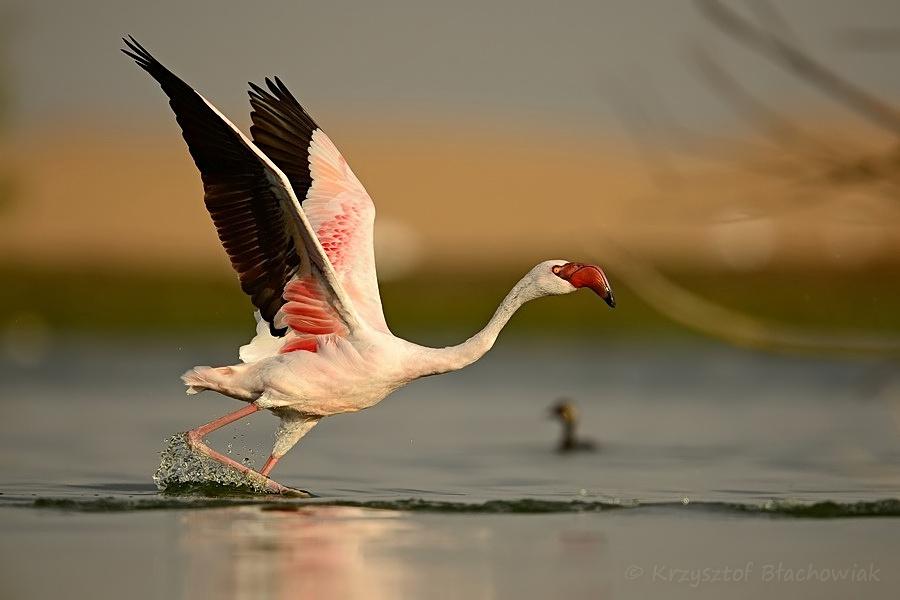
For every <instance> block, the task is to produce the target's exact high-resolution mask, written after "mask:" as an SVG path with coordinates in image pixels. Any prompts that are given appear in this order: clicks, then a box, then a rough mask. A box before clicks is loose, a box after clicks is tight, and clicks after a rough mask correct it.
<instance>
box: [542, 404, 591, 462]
mask: <svg viewBox="0 0 900 600" xmlns="http://www.w3.org/2000/svg"><path fill="white" fill-rule="evenodd" d="M550 416H551V417H555V418H557V419H559V420H560V422H561V423H562V426H563V434H562V438H560V440H559V445H558V446H557V448H556V451H557V452H594V451H595V450H596V449H597V444H596V443H595V442H594V440H591V439H588V438H579V437H578V435H577V434H576V432H575V429H576V428H577V427H578V411H577V410H575V405H574V404H572V402H571V401H570V400H568V399H567V398H560V399H559V400H557V401H556V404H554V405H553V406H551V407H550Z"/></svg>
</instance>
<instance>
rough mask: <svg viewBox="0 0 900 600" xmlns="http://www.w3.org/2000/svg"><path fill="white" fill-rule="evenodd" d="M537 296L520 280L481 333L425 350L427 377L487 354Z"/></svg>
mask: <svg viewBox="0 0 900 600" xmlns="http://www.w3.org/2000/svg"><path fill="white" fill-rule="evenodd" d="M538 296H539V294H537V293H535V291H534V290H533V288H532V286H531V285H530V281H529V278H528V277H527V276H526V277H524V278H523V279H521V280H520V281H519V282H518V283H517V284H516V285H514V286H513V288H512V289H511V290H510V291H509V293H508V294H507V295H506V298H504V299H503V302H501V303H500V306H498V307H497V310H496V311H495V312H494V316H493V317H491V320H490V321H488V324H487V325H485V327H484V329H482V330H481V331H479V332H478V333H476V334H475V335H473V336H472V337H470V338H469V339H467V340H466V341H465V342H463V343H462V344H457V345H456V346H449V347H447V348H429V349H428V350H427V355H428V358H427V360H426V364H425V365H423V366H424V367H425V369H426V371H427V373H426V374H428V375H437V374H438V373H447V372H448V371H456V370H457V369H462V368H463V367H466V366H468V365H470V364H472V363H473V362H475V361H476V360H478V359H479V358H481V357H482V356H484V354H485V353H486V352H487V351H488V350H490V349H491V348H492V347H493V346H494V342H495V341H496V340H497V336H498V335H500V332H501V331H502V330H503V327H504V326H506V324H507V323H508V322H509V319H510V318H511V317H512V316H513V314H515V312H516V311H517V310H519V308H520V307H521V306H522V305H523V304H525V303H526V302H528V301H529V300H534V299H535V298H537V297H538Z"/></svg>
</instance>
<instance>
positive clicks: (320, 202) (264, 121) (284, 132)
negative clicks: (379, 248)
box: [250, 77, 388, 332]
mask: <svg viewBox="0 0 900 600" xmlns="http://www.w3.org/2000/svg"><path fill="white" fill-rule="evenodd" d="M250 87H251V90H250V105H251V107H252V108H253V111H252V112H251V113H250V117H251V119H252V122H253V125H252V126H251V127H250V135H251V136H252V137H253V142H254V144H256V146H257V147H259V149H260V150H262V151H263V152H264V153H265V154H266V156H268V157H269V158H271V159H272V162H274V163H275V164H276V165H278V168H280V169H281V170H282V171H283V172H284V173H285V175H287V177H288V179H289V180H290V182H291V187H292V188H293V190H294V193H296V194H297V197H298V198H299V199H300V202H301V203H302V205H303V210H304V211H305V212H306V215H307V217H308V218H309V222H310V225H311V226H312V228H313V230H314V231H315V233H316V237H317V238H318V239H319V242H321V244H322V248H323V249H324V250H325V252H326V254H327V255H328V258H329V260H330V261H331V264H332V265H334V269H335V272H336V273H337V275H338V278H339V279H340V281H341V283H342V284H343V286H344V289H345V290H346V291H347V293H348V295H349V296H350V297H351V299H352V300H353V303H354V306H355V307H356V308H357V310H358V311H359V313H360V315H361V316H362V318H363V319H364V320H365V321H366V323H368V324H369V326H371V327H373V328H374V329H377V330H380V331H384V332H388V327H387V324H386V323H385V320H384V312H383V311H382V308H381V296H380V294H379V293H378V277H377V275H376V273H375V250H374V236H373V232H372V228H373V225H374V222H375V205H374V204H373V203H372V199H371V198H370V197H369V194H368V193H366V190H365V188H363V186H362V184H361V183H360V182H359V179H357V178H356V175H354V174H353V171H352V170H350V167H349V166H348V165H347V161H346V160H344V157H343V156H341V153H340V152H339V151H338V149H337V148H336V147H335V145H334V144H333V143H332V141H331V140H330V139H329V138H328V136H327V135H325V132H324V131H322V130H321V129H320V128H319V126H318V125H316V123H315V121H313V119H312V118H311V117H310V116H309V114H308V113H307V112H306V111H305V110H304V109H303V107H302V106H300V103H299V102H298V101H297V99H296V98H294V96H293V94H291V92H290V91H288V89H287V87H286V86H285V85H284V84H283V83H282V82H281V80H280V79H278V78H277V77H276V78H275V79H274V81H273V80H270V79H268V78H267V79H266V87H267V88H268V89H263V88H262V87H260V86H257V85H255V84H253V83H251V84H250ZM286 297H287V294H286ZM292 308H295V307H293V306H292V304H291V303H289V304H288V305H287V306H285V309H284V310H285V311H286V312H290V311H291V310H292Z"/></svg>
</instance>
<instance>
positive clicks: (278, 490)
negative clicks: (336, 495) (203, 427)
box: [184, 430, 313, 498]
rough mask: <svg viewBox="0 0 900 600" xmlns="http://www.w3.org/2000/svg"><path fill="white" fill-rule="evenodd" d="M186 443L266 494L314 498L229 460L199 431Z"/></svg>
mask: <svg viewBox="0 0 900 600" xmlns="http://www.w3.org/2000/svg"><path fill="white" fill-rule="evenodd" d="M184 437H185V441H186V442H187V445H188V447H189V448H190V449H191V450H192V451H193V452H195V453H197V454H200V455H202V456H205V457H207V458H211V459H212V460H215V461H217V462H220V463H222V464H223V465H226V466H228V467H230V468H232V469H234V470H235V471H238V472H239V473H241V474H242V475H243V476H244V477H246V478H247V479H248V480H249V481H250V482H251V483H252V484H253V485H254V486H256V487H258V488H260V489H264V490H265V491H266V493H269V494H279V495H282V496H292V497H294V498H312V497H313V495H312V494H311V493H309V492H308V491H306V490H298V489H295V488H290V487H287V486H285V485H281V484H280V483H278V482H277V481H275V480H273V479H270V478H268V477H266V476H265V475H263V474H262V473H258V472H257V471H254V470H253V469H251V468H250V467H248V466H247V465H242V464H241V463H239V462H237V461H236V460H234V459H233V458H229V457H228V456H225V455H224V454H221V453H219V452H216V451H215V450H213V449H212V448H210V447H209V446H207V445H206V444H205V443H204V442H203V437H202V436H201V435H200V433H199V432H198V431H197V430H193V431H189V432H187V433H186V434H185V436H184Z"/></svg>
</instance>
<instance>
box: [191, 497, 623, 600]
mask: <svg viewBox="0 0 900 600" xmlns="http://www.w3.org/2000/svg"><path fill="white" fill-rule="evenodd" d="M583 516H584V515H551V516H544V517H542V518H540V519H538V518H535V517H534V516H519V515H507V516H499V518H498V516H497V515H477V516H476V515H467V516H460V515H440V514H432V515H421V514H419V515H411V514H409V513H403V512H393V511H381V510H371V509H361V508H351V507H331V506H315V507H304V508H300V509H299V510H289V511H288V510H266V509H261V508H260V507H243V508H235V509H215V510H193V511H186V512H184V513H183V514H182V516H181V518H180V525H181V531H180V533H179V545H178V547H179V552H180V553H181V554H182V555H183V570H182V576H183V577H184V582H183V585H182V586H181V589H182V590H183V592H184V595H185V596H192V595H194V594H197V595H198V596H201V597H211V596H212V595H213V594H215V595H216V596H217V597H220V598H227V599H235V600H244V599H254V600H257V599H260V598H263V599H267V598H278V599H281V598H365V599H366V600H369V599H375V600H377V599H380V598H397V597H434V596H435V595H437V596H440V597H444V596H448V597H460V596H464V597H472V598H482V597H483V598H491V597H495V596H496V591H497V590H505V591H506V592H509V591H514V592H515V594H514V595H526V596H537V597H550V596H553V595H555V594H562V595H566V596H573V597H592V598H595V597H605V596H607V595H608V593H609V583H610V582H609V575H610V572H611V571H613V572H614V571H615V569H614V568H613V569H611V568H610V562H611V561H612V560H614V557H613V556H612V555H611V554H610V552H609V544H608V541H607V536H606V533H605V531H604V525H603V523H602V521H600V520H598V519H584V518H581V517H583ZM529 564H530V565H532V568H529V569H525V570H523V569H522V565H529ZM462 574H464V576H463V575H462ZM504 595H505V594H504Z"/></svg>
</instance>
